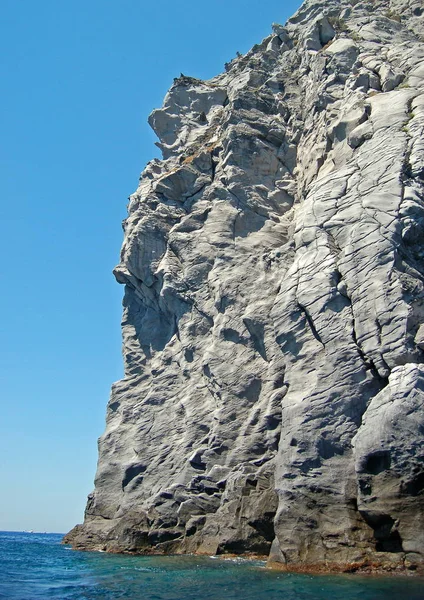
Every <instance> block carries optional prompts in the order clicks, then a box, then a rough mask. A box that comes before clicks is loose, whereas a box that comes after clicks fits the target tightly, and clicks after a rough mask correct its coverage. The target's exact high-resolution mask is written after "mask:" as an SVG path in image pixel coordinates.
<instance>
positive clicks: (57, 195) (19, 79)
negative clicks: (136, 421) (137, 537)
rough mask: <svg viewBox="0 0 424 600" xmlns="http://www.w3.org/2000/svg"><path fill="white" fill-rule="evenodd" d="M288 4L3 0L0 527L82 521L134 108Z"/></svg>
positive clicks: (128, 184)
mask: <svg viewBox="0 0 424 600" xmlns="http://www.w3.org/2000/svg"><path fill="white" fill-rule="evenodd" d="M299 5H300V1H298V0H296V1H293V0H289V1H286V2H284V1H281V0H280V1H279V2H277V1H274V0H270V1H268V2H263V3H258V2H257V1H253V0H244V1H241V0H240V1H239V0H227V1H223V0H215V1H214V2H209V3H199V2H195V1H194V0H193V1H192V0H190V1H189V0H185V1H184V0H180V1H179V2H171V1H168V0H163V1H160V0H157V1H156V2H150V1H146V0H84V1H82V0H72V1H71V0H42V1H41V2H36V1H35V0H3V2H2V18H1V23H0V57H1V58H0V71H1V73H0V86H1V90H0V93H1V110H0V130H1V132H2V135H1V137H2V143H1V146H0V186H1V196H0V199H1V201H0V226H1V232H0V234H1V235H0V245H1V257H2V277H1V284H2V290H1V293H0V311H1V315H2V319H1V325H0V353H1V356H0V394H1V396H0V397H1V418H0V486H1V490H2V492H1V495H0V529H6V530H25V529H34V530H42V531H44V530H47V531H58V532H64V531H67V530H68V529H70V528H71V527H72V526H73V525H74V524H75V523H77V522H81V520H82V518H83V510H84V506H85V499H86V496H87V494H88V493H89V492H90V491H91V489H92V487H93V478H94V473H95V466H96V460H97V448H96V440H97V437H98V436H99V435H100V434H101V433H102V431H103V428H104V415H105V408H106V402H107V400H108V396H109V388H110V384H111V383H112V382H113V381H115V380H117V379H119V378H120V377H121V376H122V359H121V337H120V318H121V298H122V292H123V290H122V288H121V287H120V286H119V285H118V284H117V283H115V281H114V279H113V276H112V275H111V271H112V268H113V267H114V266H115V264H116V263H117V261H118V257H119V249H120V245H121V241H122V230H121V221H122V219H124V218H125V214H126V202H127V197H128V195H129V194H131V193H132V192H133V191H134V190H135V189H136V187H137V181H138V176H139V173H140V172H141V170H142V169H143V168H144V166H145V164H146V162H148V160H150V159H151V158H153V157H154V156H158V150H157V149H156V147H155V146H154V141H155V136H154V134H153V132H152V131H151V130H150V128H149V127H148V125H147V117H148V114H149V113H150V112H151V111H152V110H153V108H155V107H158V106H160V105H161V104H162V100H163V97H164V95H165V93H166V91H167V89H168V88H169V86H170V85H171V83H172V79H173V77H176V76H178V75H179V74H180V72H183V73H185V74H186V75H191V76H194V77H198V78H204V79H206V78H209V77H212V76H214V75H216V74H218V73H220V72H221V71H222V70H223V65H224V63H225V62H226V61H228V60H231V59H232V58H233V57H234V56H235V55H236V52H237V51H239V52H242V53H243V52H246V51H247V50H249V49H250V47H251V46H252V45H253V44H255V43H257V42H259V41H261V39H262V38H264V37H265V36H266V35H268V34H269V33H270V31H271V23H272V22H273V21H276V22H284V21H285V20H286V19H287V18H288V17H289V16H290V15H291V14H292V13H293V12H294V11H295V10H296V9H297V7H298V6H299Z"/></svg>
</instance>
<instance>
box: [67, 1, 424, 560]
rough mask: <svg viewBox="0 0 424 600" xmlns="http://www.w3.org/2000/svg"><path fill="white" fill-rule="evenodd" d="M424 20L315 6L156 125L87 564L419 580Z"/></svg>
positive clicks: (131, 243) (422, 12)
mask: <svg viewBox="0 0 424 600" xmlns="http://www.w3.org/2000/svg"><path fill="white" fill-rule="evenodd" d="M423 19H424V9H423V7H422V4H421V1H420V0H390V1H389V0H374V1H370V0H364V1H361V0H359V1H358V0H356V1H355V0H318V1H314V2H311V1H309V0H308V1H307V2H306V3H305V4H304V5H303V6H302V7H301V8H300V10H299V11H298V12H297V13H296V14H295V15H294V17H292V18H291V19H290V20H289V21H288V23H287V24H286V25H285V26H281V25H276V24H274V25H273V33H272V34H271V35H270V36H269V37H267V38H266V39H265V40H263V42H262V43H261V44H259V45H257V46H254V47H253V48H252V50H251V51H250V52H248V53H247V54H246V55H244V56H241V55H240V56H237V57H236V58H235V59H234V60H232V61H231V62H230V63H229V64H227V65H226V72H225V73H224V74H221V75H219V76H217V77H215V78H213V79H211V80H209V81H201V80H198V79H195V78H193V77H187V76H185V75H182V76H181V77H179V78H177V79H175V81H174V84H173V85H172V87H171V89H170V91H169V92H168V94H167V95H166V97H165V101H164V105H163V107H162V108H161V109H159V110H155V111H153V113H152V114H151V116H150V118H149V122H150V124H151V126H152V127H153V129H154V130H155V132H156V134H157V136H158V138H159V140H160V142H158V146H159V147H160V148H161V150H162V153H163V160H157V159H154V160H152V161H151V162H150V163H149V164H148V165H147V167H146V169H145V170H144V172H143V173H142V176H141V179H140V185H139V187H138V189H137V191H136V192H135V193H134V194H133V195H132V196H131V197H130V202H129V207H128V218H127V219H126V221H125V227H124V228H125V239H124V244H123V248H122V253H121V261H120V264H119V265H118V266H117V267H116V269H115V276H116V279H117V280H118V282H119V283H122V284H124V285H125V298H124V316H123V321H122V330H123V354H124V361H125V377H124V379H123V380H122V381H119V382H118V383H116V384H114V385H113V389H112V394H111V399H110V402H109V405H108V409H107V427H106V432H105V433H104V435H103V436H102V437H101V438H100V441H99V463H98V470H97V475H96V480H95V491H94V492H93V494H91V495H90V496H89V499H88V504H87V509H86V515H85V522H84V524H83V525H78V526H76V528H74V529H73V530H72V532H71V533H70V534H68V536H67V538H66V540H67V541H68V542H71V543H72V544H73V546H74V547H75V548H83V549H100V548H101V549H105V550H108V551H117V552H121V551H127V552H140V553H144V552H146V553H154V552H156V553H165V552H166V553H186V552H197V553H210V554H216V553H218V554H219V553H249V552H252V553H258V554H264V555H269V557H270V560H271V561H273V562H279V563H282V564H283V565H286V566H287V568H293V569H297V568H320V567H325V568H354V566H355V565H366V564H368V565H374V566H376V567H378V566H381V567H382V568H393V569H396V568H403V567H404V566H406V567H408V568H410V569H416V568H420V565H422V564H423V561H424V445H423V438H424V409H423V401H424V364H423V363H424V293H423V283H424V262H423V257H424V137H423V133H424V43H423V41H424V37H423V36H424V20H423Z"/></svg>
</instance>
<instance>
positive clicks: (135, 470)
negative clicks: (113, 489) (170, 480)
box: [122, 464, 147, 489]
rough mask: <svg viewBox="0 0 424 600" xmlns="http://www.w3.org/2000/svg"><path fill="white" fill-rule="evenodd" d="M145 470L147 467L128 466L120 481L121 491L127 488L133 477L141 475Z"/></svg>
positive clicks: (140, 465) (139, 465)
mask: <svg viewBox="0 0 424 600" xmlns="http://www.w3.org/2000/svg"><path fill="white" fill-rule="evenodd" d="M146 469H147V467H146V466H145V465H142V464H137V465H130V466H129V467H127V468H126V469H125V473H124V477H123V479H122V489H125V488H126V487H127V485H128V484H129V483H130V481H132V480H133V479H134V478H135V477H137V476H138V475H140V474H141V473H144V471H145V470H146Z"/></svg>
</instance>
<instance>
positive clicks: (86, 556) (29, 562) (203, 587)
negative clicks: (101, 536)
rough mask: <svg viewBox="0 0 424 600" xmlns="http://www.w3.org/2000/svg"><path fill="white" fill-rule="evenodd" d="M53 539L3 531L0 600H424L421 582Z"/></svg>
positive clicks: (423, 581)
mask: <svg viewBox="0 0 424 600" xmlns="http://www.w3.org/2000/svg"><path fill="white" fill-rule="evenodd" d="M61 540H62V535H61V534H56V533H45V534H39V533H16V532H7V531H3V532H0V599H1V600H48V599H49V598H56V599H60V600H92V599H93V600H94V599H96V600H97V599H99V600H100V599H102V600H117V599H119V598H125V599H131V600H262V599H263V600H383V599H384V600H424V579H423V578H417V577H408V576H403V577H393V576H387V577H381V576H367V577H363V576H358V575H333V576H328V575H315V576H312V575H295V574H289V573H281V572H277V571H273V570H271V569H268V568H267V567H266V565H265V563H264V562H262V561H258V560H246V559H241V558H232V559H229V558H227V559H226V558H222V557H198V556H125V555H116V554H107V553H103V552H77V551H74V550H71V549H70V548H69V546H64V545H62V544H61Z"/></svg>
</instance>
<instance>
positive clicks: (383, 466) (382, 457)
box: [363, 450, 391, 475]
mask: <svg viewBox="0 0 424 600" xmlns="http://www.w3.org/2000/svg"><path fill="white" fill-rule="evenodd" d="M390 465H391V457H390V451H389V450H377V451H376V452H373V453H372V454H369V455H368V456H367V457H366V459H365V462H364V466H363V469H364V471H365V472H366V473H370V474H371V475H378V474H379V473H381V472H382V471H386V470H387V469H390Z"/></svg>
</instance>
